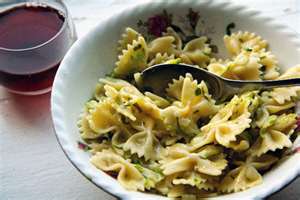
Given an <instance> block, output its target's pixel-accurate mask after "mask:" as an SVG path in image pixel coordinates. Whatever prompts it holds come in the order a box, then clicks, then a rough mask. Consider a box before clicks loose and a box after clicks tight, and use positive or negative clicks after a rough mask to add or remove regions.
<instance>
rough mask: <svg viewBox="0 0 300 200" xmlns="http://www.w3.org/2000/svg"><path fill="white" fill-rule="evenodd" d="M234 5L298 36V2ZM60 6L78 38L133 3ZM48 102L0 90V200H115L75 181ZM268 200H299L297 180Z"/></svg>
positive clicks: (253, 0)
mask: <svg viewBox="0 0 300 200" xmlns="http://www.w3.org/2000/svg"><path fill="white" fill-rule="evenodd" d="M1 1H2V0H0V2H1ZM234 1H236V2H237V3H239V4H243V5H248V6H249V7H252V8H254V9H257V10H261V11H263V12H265V13H266V14H269V15H271V16H275V17H277V18H278V19H279V20H282V22H283V23H286V24H288V25H289V26H290V27H291V28H292V29H294V30H295V31H297V32H298V33H299V34H300V1H299V0H284V1H283V0H264V1H261V0H244V1H237V0H234ZM65 2H66V4H67V5H68V7H69V9H70V12H71V14H72V16H73V18H74V22H75V25H76V28H77V32H78V35H79V37H81V36H82V35H84V34H86V32H88V31H89V30H90V28H92V27H94V26H95V25H96V24H97V23H98V22H99V21H101V19H103V17H106V16H109V15H111V14H113V12H114V11H118V10H119V9H122V8H124V7H126V6H131V5H132V4H134V3H138V2H139V1H135V0H66V1H65ZM49 97H50V95H49V94H47V95H42V96H36V97H26V96H18V95H12V94H9V93H7V92H6V91H5V90H4V89H3V88H2V87H1V86H0V199H1V200H13V199H18V200H27V199H28V200H29V199H30V200H41V199H43V200H44V199H45V200H48V199H58V200H60V199H62V200H69V199H72V200H73V199H78V200H82V199H84V200H94V199H115V198H113V197H112V196H110V195H108V194H106V193H105V192H104V191H102V190H100V189H99V188H97V187H96V186H95V185H93V184H92V183H90V182H89V181H88V180H86V179H85V178H84V177H83V176H81V175H80V173H78V172H77V170H76V169H75V168H74V167H73V166H72V165H71V164H70V162H69V161H68V160H67V159H66V157H65V155H64V154H63V152H62V151H61V149H60V147H59V145H58V144H57V141H56V138H55V135H54V132H53V129H52V125H51V117H50V113H49ZM295 164H299V163H295ZM283 173H284V172H283ZM269 199H271V200H279V199H285V200H296V199H297V200H299V199H300V180H299V179H298V180H296V181H294V182H293V183H292V184H291V185H289V186H288V187H287V188H285V189H284V190H282V191H280V192H279V193H277V194H275V195H273V196H271V197H270V198H269Z"/></svg>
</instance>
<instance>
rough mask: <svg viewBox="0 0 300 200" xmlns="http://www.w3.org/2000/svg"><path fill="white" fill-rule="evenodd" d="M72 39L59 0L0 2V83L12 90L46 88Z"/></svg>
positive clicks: (31, 92)
mask: <svg viewBox="0 0 300 200" xmlns="http://www.w3.org/2000/svg"><path fill="white" fill-rule="evenodd" d="M75 40H76V32H75V29H74V24H73V22H72V19H71V17H70V15H69V13H68V10H67V8H66V6H65V5H64V3H63V2H62V1H61V0H19V1H15V0H14V1H4V2H2V3H1V4H0V84H1V85H3V86H4V87H5V88H7V89H8V90H9V91H11V92H14V93H20V94H26V95H36V94H42V93H46V92H49V91H50V90H51V86H52V83H53V79H54V76H55V73H56V71H57V69H58V67H59V64H60V62H61V60H62V59H63V57H64V55H65V54H66V52H67V51H68V49H69V48H70V47H71V45H72V44H73V43H74V41H75Z"/></svg>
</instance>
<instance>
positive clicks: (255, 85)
mask: <svg viewBox="0 0 300 200" xmlns="http://www.w3.org/2000/svg"><path fill="white" fill-rule="evenodd" d="M226 82H227V83H228V84H229V85H230V86H231V87H238V88H239V89H243V88H245V89H247V90H248V89H252V90H261V89H272V88H278V87H292V86H300V78H292V79H284V80H270V81H237V80H228V79H227V80H226Z"/></svg>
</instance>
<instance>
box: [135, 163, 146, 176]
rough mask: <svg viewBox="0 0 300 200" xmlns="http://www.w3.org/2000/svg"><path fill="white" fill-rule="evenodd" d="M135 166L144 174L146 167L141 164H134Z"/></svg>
mask: <svg viewBox="0 0 300 200" xmlns="http://www.w3.org/2000/svg"><path fill="white" fill-rule="evenodd" d="M134 167H135V168H136V169H137V170H139V172H141V173H142V174H143V173H144V167H143V166H142V165H140V164H134Z"/></svg>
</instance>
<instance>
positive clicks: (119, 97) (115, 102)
mask: <svg viewBox="0 0 300 200" xmlns="http://www.w3.org/2000/svg"><path fill="white" fill-rule="evenodd" d="M224 44H225V47H226V49H227V50H228V53H229V54H230V55H231V57H230V58H228V59H226V60H222V59H217V58H215V55H214V53H213V51H212V48H211V45H210V41H209V39H208V38H207V37H205V36H202V37H198V38H194V39H191V40H190V41H188V42H183V41H182V39H181V37H180V35H179V34H178V33H177V32H176V31H175V30H174V29H173V28H171V27H168V28H167V29H166V32H164V33H163V35H162V36H160V37H157V38H154V39H152V40H151V41H148V42H146V40H145V38H144V37H143V35H142V34H140V33H138V32H137V31H136V30H134V29H132V28H129V27H128V28H126V30H125V32H124V33H123V34H122V36H121V39H120V41H119V47H118V51H119V56H118V60H117V62H116V65H115V68H114V71H113V73H112V74H111V75H110V76H107V77H106V78H101V79H100V80H99V82H98V83H97V85H96V87H95V92H94V95H93V98H92V99H91V100H89V101H88V102H87V103H86V104H85V106H84V111H83V112H82V113H81V115H80V119H79V121H78V126H79V131H80V135H81V138H82V139H83V140H84V141H85V142H86V143H87V147H88V150H89V151H90V152H91V160H90V161H91V163H92V164H93V165H94V166H95V167H97V168H99V169H101V170H103V171H105V172H107V173H108V174H110V175H111V176H113V177H115V178H116V179H117V180H118V181H119V183H120V184H121V185H122V186H123V187H124V188H126V189H128V190H133V191H147V192H152V193H159V194H162V195H165V196H168V197H173V198H183V199H196V198H199V197H209V196H214V195H218V194H222V193H231V192H239V191H243V190H246V189H248V188H251V187H254V186H256V185H258V184H260V183H262V181H263V176H262V175H263V174H264V173H265V172H267V171H268V170H269V169H270V168H271V167H272V165H274V164H275V163H276V162H277V161H278V160H279V159H280V158H281V157H282V156H283V155H284V154H285V153H286V149H288V148H290V147H291V146H292V143H293V141H294V140H295V138H296V137H297V134H298V132H297V130H296V128H297V115H296V114H295V106H296V102H297V100H298V98H299V95H300V87H290V88H276V89H273V90H269V91H251V92H246V93H243V94H240V95H236V96H234V97H232V98H231V99H229V100H228V101H226V102H224V103H222V104H216V101H215V100H214V99H213V98H212V97H211V95H210V91H209V90H208V88H207V86H206V84H205V82H203V81H198V80H195V79H194V78H193V76H192V75H191V74H186V75H185V76H181V77H174V79H173V81H172V82H171V83H169V85H168V87H167V88H166V96H158V95H156V94H153V93H151V92H150V91H146V92H144V91H141V90H139V89H138V88H140V85H141V79H140V72H141V71H142V70H144V69H146V68H148V67H150V66H152V65H155V64H159V63H170V64H172V63H173V64H176V63H186V64H192V65H195V66H198V67H201V68H204V69H206V70H208V71H210V72H212V73H215V74H217V75H219V76H223V77H226V78H229V79H238V80H275V79H287V78H295V77H298V78H299V77H300V65H298V66H295V67H292V68H290V69H289V70H287V71H286V72H285V73H283V74H281V73H280V72H279V66H278V61H277V59H276V57H275V56H274V55H273V54H272V53H271V52H270V51H269V50H268V43H267V41H266V40H264V39H262V38H261V37H260V36H258V35H256V34H254V33H249V32H243V31H239V32H235V33H232V34H230V35H225V36H224Z"/></svg>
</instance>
